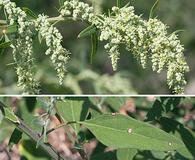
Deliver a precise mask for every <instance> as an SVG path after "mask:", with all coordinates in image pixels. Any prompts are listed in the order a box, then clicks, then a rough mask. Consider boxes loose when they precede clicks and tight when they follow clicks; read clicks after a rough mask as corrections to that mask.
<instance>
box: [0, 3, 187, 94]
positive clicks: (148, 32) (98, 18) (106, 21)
mask: <svg viewBox="0 0 195 160" xmlns="http://www.w3.org/2000/svg"><path fill="white" fill-rule="evenodd" d="M118 2H120V1H118ZM0 5H3V6H4V10H5V11H6V14H7V15H8V19H7V21H8V24H9V25H11V24H14V23H17V24H18V25H19V27H18V33H17V35H18V38H15V37H14V38H13V40H14V41H13V44H12V45H11V47H12V48H13V56H14V60H15V62H16V64H17V67H16V72H17V74H18V85H19V86H20V87H22V89H23V90H24V92H27V93H38V89H37V88H38V86H39V84H38V82H37V81H36V80H35V78H34V77H35V72H34V69H33V68H34V67H32V66H33V65H34V63H33V57H32V52H33V51H32V50H33V48H32V30H33V29H35V30H36V31H37V32H38V33H39V34H40V36H41V37H42V38H44V39H45V40H46V44H47V46H48V49H47V51H46V53H45V54H46V55H50V58H51V61H52V63H53V66H54V68H55V70H56V71H57V74H58V77H59V83H60V84H62V82H63V80H64V76H65V72H66V64H67V63H68V60H69V55H70V52H69V51H67V50H66V49H65V48H63V46H62V45H61V42H62V35H61V34H60V32H59V31H58V29H57V28H56V27H54V24H55V22H58V21H66V20H74V21H78V20H79V21H80V20H81V21H84V22H87V23H88V24H91V25H94V26H95V27H96V28H97V32H99V40H100V41H106V42H107V44H106V45H105V49H106V50H107V52H108V54H109V56H110V58H111V62H112V66H113V70H117V66H118V64H117V63H118V60H119V58H120V50H119V47H120V45H125V46H126V50H127V51H130V52H131V53H132V54H133V55H134V56H135V57H136V59H137V60H138V62H140V64H141V65H142V67H143V68H146V67H147V65H148V63H149V61H151V63H152V69H153V71H156V72H158V73H160V72H161V71H162V70H164V69H166V70H167V83H168V86H169V88H170V89H171V90H173V92H174V93H176V94H182V93H183V92H184V86H185V85H186V80H185V73H186V72H188V71H189V66H188V65H187V62H186V60H185V57H184V54H183V52H184V47H183V45H181V42H180V40H179V39H178V36H177V35H176V33H172V34H169V33H168V31H167V29H168V26H166V25H165V24H163V23H162V22H161V21H160V20H158V19H156V18H154V19H152V18H149V20H144V19H143V18H142V17H141V16H138V15H136V14H135V13H134V7H132V6H125V7H123V8H119V7H113V8H112V12H111V13H110V15H109V16H106V15H104V14H98V13H95V12H94V9H93V7H90V6H89V4H87V3H84V2H79V0H67V1H65V2H64V4H63V5H62V6H61V7H60V15H59V16H58V17H51V18H49V17H48V16H45V15H39V16H38V18H37V19H33V20H29V19H27V15H26V13H25V12H24V11H22V10H21V9H20V8H18V7H16V5H15V3H13V2H10V0H1V1H0ZM0 23H3V24H5V22H4V21H0ZM21 48H22V49H21Z"/></svg>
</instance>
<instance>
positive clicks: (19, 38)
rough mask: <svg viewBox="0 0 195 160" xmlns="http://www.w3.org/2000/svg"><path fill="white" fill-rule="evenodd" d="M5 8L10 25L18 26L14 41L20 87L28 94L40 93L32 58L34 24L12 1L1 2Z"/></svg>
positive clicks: (4, 0)
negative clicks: (32, 26)
mask: <svg viewBox="0 0 195 160" xmlns="http://www.w3.org/2000/svg"><path fill="white" fill-rule="evenodd" d="M0 5H2V6H3V7H4V10H5V13H6V15H7V21H8V24H9V25H13V24H16V25H18V33H17V35H16V37H14V38H13V39H11V40H12V42H13V43H12V45H11V47H12V48H13V56H14V61H15V63H16V73H17V75H18V86H19V87H21V88H22V89H23V91H24V93H26V94H34V93H37V92H38V82H37V81H36V80H35V72H34V62H33V58H32V53H33V49H32V31H31V25H32V23H31V22H29V21H27V15H26V13H25V12H24V11H22V10H21V9H20V8H19V7H16V4H15V3H13V2H10V0H2V1H0Z"/></svg>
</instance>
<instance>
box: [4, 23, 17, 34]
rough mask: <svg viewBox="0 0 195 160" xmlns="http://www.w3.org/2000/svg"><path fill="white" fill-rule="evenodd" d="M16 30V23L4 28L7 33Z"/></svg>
mask: <svg viewBox="0 0 195 160" xmlns="http://www.w3.org/2000/svg"><path fill="white" fill-rule="evenodd" d="M17 31H18V26H17V25H15V24H14V25H9V26H8V27H7V29H6V33H7V34H11V33H15V32H17Z"/></svg>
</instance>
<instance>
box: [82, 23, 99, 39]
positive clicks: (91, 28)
mask: <svg viewBox="0 0 195 160" xmlns="http://www.w3.org/2000/svg"><path fill="white" fill-rule="evenodd" d="M96 31H97V29H96V27H95V26H94V25H91V26H89V27H87V28H85V29H84V30H83V31H81V32H80V33H79V35H78V38H84V37H87V36H90V35H92V34H93V33H96Z"/></svg>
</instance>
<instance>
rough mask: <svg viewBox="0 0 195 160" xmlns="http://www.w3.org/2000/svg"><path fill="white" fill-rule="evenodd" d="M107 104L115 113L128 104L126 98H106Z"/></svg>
mask: <svg viewBox="0 0 195 160" xmlns="http://www.w3.org/2000/svg"><path fill="white" fill-rule="evenodd" d="M105 102H106V103H107V104H109V105H110V107H111V108H112V109H113V110H114V111H115V112H118V111H119V110H120V109H121V107H122V106H124V104H125V102H126V98H125V97H108V98H106V100H105Z"/></svg>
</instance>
